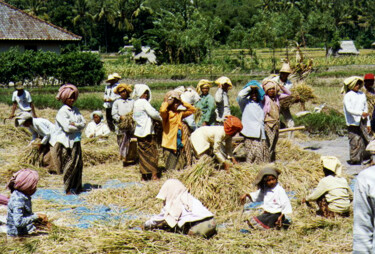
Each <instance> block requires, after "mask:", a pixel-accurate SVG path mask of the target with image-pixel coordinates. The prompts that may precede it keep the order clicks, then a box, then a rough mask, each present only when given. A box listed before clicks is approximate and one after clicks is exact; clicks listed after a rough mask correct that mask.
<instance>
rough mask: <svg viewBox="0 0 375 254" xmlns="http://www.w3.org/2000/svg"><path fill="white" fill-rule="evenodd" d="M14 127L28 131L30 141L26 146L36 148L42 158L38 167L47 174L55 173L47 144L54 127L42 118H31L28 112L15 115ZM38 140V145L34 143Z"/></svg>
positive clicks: (48, 144)
mask: <svg viewBox="0 0 375 254" xmlns="http://www.w3.org/2000/svg"><path fill="white" fill-rule="evenodd" d="M15 125H16V127H18V126H23V127H26V128H28V129H29V131H30V132H31V134H32V139H31V141H30V143H29V145H28V146H30V145H32V146H34V147H37V148H38V152H39V155H40V156H42V161H41V164H39V165H38V166H41V167H46V168H47V169H48V172H50V173H56V172H57V168H56V165H55V164H54V160H53V156H52V154H51V153H52V151H51V150H52V147H51V145H50V143H49V141H50V139H51V136H52V135H53V133H54V131H55V125H54V124H53V123H51V122H50V121H48V120H47V119H44V118H33V117H32V115H31V114H30V113H29V112H22V113H20V114H18V115H17V117H16V121H15ZM37 138H40V139H41V141H40V142H39V143H37V142H36V140H37Z"/></svg>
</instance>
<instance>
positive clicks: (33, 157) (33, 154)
mask: <svg viewBox="0 0 375 254" xmlns="http://www.w3.org/2000/svg"><path fill="white" fill-rule="evenodd" d="M20 163H24V164H31V165H34V166H38V167H41V166H42V164H43V156H42V155H41V154H40V152H39V149H38V147H35V146H29V147H27V148H26V149H25V151H24V152H23V155H22V156H20Z"/></svg>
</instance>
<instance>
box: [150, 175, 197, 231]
mask: <svg viewBox="0 0 375 254" xmlns="http://www.w3.org/2000/svg"><path fill="white" fill-rule="evenodd" d="M156 198H159V199H161V200H164V201H165V206H164V210H165V214H164V220H165V221H166V222H167V223H168V225H169V226H170V227H171V228H173V227H175V226H176V224H177V222H178V221H179V219H180V217H181V214H182V208H183V207H185V209H186V210H188V211H191V209H192V203H193V196H191V195H190V193H189V191H188V189H186V187H185V186H184V185H183V184H182V183H181V182H180V181H179V180H177V179H169V180H167V181H166V182H165V183H164V184H163V186H162V187H161V189H160V191H159V194H158V195H157V196H156Z"/></svg>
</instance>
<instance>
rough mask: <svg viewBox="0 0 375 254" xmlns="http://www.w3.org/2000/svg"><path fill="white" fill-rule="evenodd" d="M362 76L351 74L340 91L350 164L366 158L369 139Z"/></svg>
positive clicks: (369, 129) (368, 120)
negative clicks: (342, 95) (342, 97)
mask: <svg viewBox="0 0 375 254" xmlns="http://www.w3.org/2000/svg"><path fill="white" fill-rule="evenodd" d="M362 86H363V78H361V77H357V76H353V77H350V78H346V79H345V80H344V85H343V87H342V93H345V95H344V114H345V120H346V125H347V126H348V138H349V145H350V160H348V161H347V162H348V163H349V164H351V165H358V164H361V163H362V162H363V161H364V160H365V159H368V158H367V157H369V156H368V154H367V153H366V151H365V149H366V145H367V144H368V143H369V142H370V141H371V137H370V135H369V133H370V131H371V127H370V117H369V113H368V107H367V100H366V95H365V94H364V93H363V92H361V91H360V89H361V87H362Z"/></svg>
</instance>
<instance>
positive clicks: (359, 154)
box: [348, 121, 371, 163]
mask: <svg viewBox="0 0 375 254" xmlns="http://www.w3.org/2000/svg"><path fill="white" fill-rule="evenodd" d="M348 138H349V146H350V161H351V163H362V161H363V160H364V159H367V157H369V154H367V153H366V151H365V149H366V146H367V144H368V143H369V142H370V141H371V137H370V136H369V134H368V132H367V130H366V122H365V121H361V123H360V126H348Z"/></svg>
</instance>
